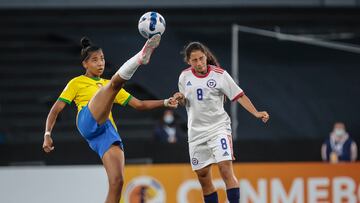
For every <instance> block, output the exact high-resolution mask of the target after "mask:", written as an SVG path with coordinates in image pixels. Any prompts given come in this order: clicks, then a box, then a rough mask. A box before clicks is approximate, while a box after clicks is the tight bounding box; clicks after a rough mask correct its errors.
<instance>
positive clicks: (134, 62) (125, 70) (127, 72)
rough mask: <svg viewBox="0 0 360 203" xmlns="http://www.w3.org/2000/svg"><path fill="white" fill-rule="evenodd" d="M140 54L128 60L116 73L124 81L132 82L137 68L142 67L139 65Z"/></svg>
mask: <svg viewBox="0 0 360 203" xmlns="http://www.w3.org/2000/svg"><path fill="white" fill-rule="evenodd" d="M139 54H140V52H139V53H137V54H136V55H135V56H133V57H132V58H130V59H129V60H127V61H126V62H125V63H124V64H123V65H122V66H121V67H120V68H119V70H118V71H117V72H116V73H117V74H119V76H120V77H121V78H122V79H124V80H130V78H131V77H132V76H133V75H134V73H135V71H136V70H137V68H138V67H139V66H140V64H139V62H138V61H139Z"/></svg>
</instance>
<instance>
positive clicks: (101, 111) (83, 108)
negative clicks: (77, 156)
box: [43, 35, 177, 203]
mask: <svg viewBox="0 0 360 203" xmlns="http://www.w3.org/2000/svg"><path fill="white" fill-rule="evenodd" d="M160 39H161V37H160V35H155V36H153V37H152V38H150V39H149V40H148V41H147V42H146V43H145V45H144V47H143V49H142V50H141V51H140V52H139V53H138V54H136V55H135V56H133V57H132V58H130V59H129V60H128V61H127V62H125V63H124V64H123V65H122V66H121V67H120V69H119V70H118V71H117V72H116V73H115V74H114V75H113V77H112V78H111V80H105V79H103V78H100V76H101V75H102V74H103V72H104V68H105V59H104V54H103V52H102V49H101V48H100V47H97V46H95V45H92V44H91V43H90V40H89V39H88V38H83V39H82V40H81V44H82V46H83V49H82V50H81V58H82V61H81V62H82V65H83V67H84V68H85V70H86V72H85V74H84V75H81V76H78V77H75V78H73V79H72V80H71V81H70V82H69V83H68V84H67V85H66V87H65V89H64V90H63V92H62V93H61V95H60V97H59V99H58V100H57V101H56V102H55V104H54V105H53V107H52V108H51V110H50V112H49V114H48V117H47V120H46V126H45V135H44V142H43V149H44V151H45V152H47V153H49V152H51V151H52V150H54V146H53V140H52V138H51V131H52V129H53V127H54V125H55V122H56V118H57V116H58V114H59V113H60V112H61V111H62V110H63V109H64V107H65V106H66V104H67V103H68V104H70V103H71V102H72V101H74V102H75V104H76V106H77V107H78V115H77V118H76V125H77V128H78V130H79V132H80V133H81V135H82V136H83V137H84V138H85V140H86V141H87V142H88V144H89V146H90V147H91V149H93V150H94V151H95V152H96V153H97V154H98V155H99V157H100V158H101V160H102V163H103V165H104V168H105V170H106V173H107V175H108V181H109V190H108V194H107V197H106V201H105V203H119V201H120V198H121V190H122V186H123V183H124V181H123V180H124V177H123V173H124V164H125V160H124V159H125V157H124V152H123V143H122V141H121V138H120V136H119V134H118V132H117V129H116V126H115V123H114V120H113V118H112V114H111V109H112V106H113V104H114V103H118V104H120V105H123V106H125V105H127V104H129V105H130V106H131V107H133V108H135V109H138V110H147V109H154V108H159V107H164V106H165V107H172V108H175V107H176V106H177V102H176V101H175V100H174V99H173V100H171V98H170V99H165V100H145V101H141V100H138V99H136V98H135V97H133V96H131V95H130V94H129V93H128V92H126V91H125V90H124V89H122V87H123V85H124V83H125V82H126V81H127V80H129V79H130V78H131V77H132V75H133V74H134V73H135V71H136V69H137V68H138V67H139V66H140V65H143V64H147V63H148V62H149V60H150V56H151V54H152V52H153V50H154V49H155V48H156V47H157V46H158V45H159V43H160Z"/></svg>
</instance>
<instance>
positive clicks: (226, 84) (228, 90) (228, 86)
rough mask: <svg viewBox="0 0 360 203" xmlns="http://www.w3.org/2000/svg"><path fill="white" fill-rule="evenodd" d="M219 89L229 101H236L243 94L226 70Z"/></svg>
mask: <svg viewBox="0 0 360 203" xmlns="http://www.w3.org/2000/svg"><path fill="white" fill-rule="evenodd" d="M221 90H222V92H223V93H224V94H225V95H226V96H227V97H228V98H229V99H230V100H231V101H236V100H238V99H239V98H240V97H241V96H243V95H244V91H243V90H242V89H241V88H240V87H239V86H238V85H237V84H236V83H235V81H234V79H233V78H232V77H231V76H230V75H229V73H228V72H227V71H224V78H223V86H222V87H221Z"/></svg>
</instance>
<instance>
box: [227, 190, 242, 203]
mask: <svg viewBox="0 0 360 203" xmlns="http://www.w3.org/2000/svg"><path fill="white" fill-rule="evenodd" d="M226 194H227V198H228V200H229V203H239V202H240V189H239V188H238V187H237V188H231V189H228V190H226Z"/></svg>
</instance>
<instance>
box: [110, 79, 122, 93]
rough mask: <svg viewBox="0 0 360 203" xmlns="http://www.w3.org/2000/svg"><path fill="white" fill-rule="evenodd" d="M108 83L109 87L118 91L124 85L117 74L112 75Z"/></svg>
mask: <svg viewBox="0 0 360 203" xmlns="http://www.w3.org/2000/svg"><path fill="white" fill-rule="evenodd" d="M110 84H111V87H112V88H113V89H114V90H115V91H119V90H120V89H121V88H123V86H124V82H122V81H121V79H120V78H119V77H118V76H117V75H114V76H113V77H112V78H111V80H110Z"/></svg>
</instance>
